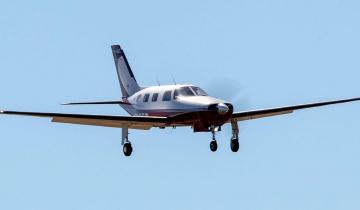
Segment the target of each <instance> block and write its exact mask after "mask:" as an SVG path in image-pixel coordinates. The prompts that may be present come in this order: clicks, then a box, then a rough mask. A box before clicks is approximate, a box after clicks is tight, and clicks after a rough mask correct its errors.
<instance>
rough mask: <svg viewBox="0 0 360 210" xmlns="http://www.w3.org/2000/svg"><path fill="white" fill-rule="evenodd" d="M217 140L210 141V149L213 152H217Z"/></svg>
mask: <svg viewBox="0 0 360 210" xmlns="http://www.w3.org/2000/svg"><path fill="white" fill-rule="evenodd" d="M217 147H218V146H217V142H216V141H215V140H212V141H211V142H210V150H211V151H212V152H216V150H217Z"/></svg>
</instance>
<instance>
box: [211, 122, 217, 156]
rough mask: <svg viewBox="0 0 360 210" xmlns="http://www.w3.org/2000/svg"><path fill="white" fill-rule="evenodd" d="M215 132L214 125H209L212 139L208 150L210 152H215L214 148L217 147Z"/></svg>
mask: <svg viewBox="0 0 360 210" xmlns="http://www.w3.org/2000/svg"><path fill="white" fill-rule="evenodd" d="M215 132H216V128H215V126H211V134H212V141H211V142H210V150H211V151H212V152H216V150H217V148H218V146H217V142H216V138H215Z"/></svg>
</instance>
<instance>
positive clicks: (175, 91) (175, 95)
mask: <svg viewBox="0 0 360 210" xmlns="http://www.w3.org/2000/svg"><path fill="white" fill-rule="evenodd" d="M178 96H179V91H178V90H174V99H176V98H177V97H178Z"/></svg>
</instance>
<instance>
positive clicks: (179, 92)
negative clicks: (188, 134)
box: [122, 85, 233, 131]
mask: <svg viewBox="0 0 360 210" xmlns="http://www.w3.org/2000/svg"><path fill="white" fill-rule="evenodd" d="M123 100H125V101H126V102H128V103H129V104H128V105H122V107H123V108H124V109H125V110H126V111H127V112H128V113H129V114H131V115H133V116H157V117H171V116H175V115H180V114H181V115H184V119H183V120H182V121H181V122H179V123H178V125H179V126H181V125H189V124H190V125H193V127H194V130H197V131H207V130H208V129H209V126H211V125H218V126H221V125H223V124H224V123H226V122H228V121H229V119H230V117H231V114H232V112H233V106H232V104H231V103H229V102H227V101H224V100H221V99H217V98H213V97H210V96H208V94H207V93H206V92H205V91H203V90H202V89H201V88H199V87H196V86H194V85H165V86H151V87H146V88H142V89H141V90H140V91H138V92H136V93H135V94H133V95H132V96H130V97H128V98H123Z"/></svg>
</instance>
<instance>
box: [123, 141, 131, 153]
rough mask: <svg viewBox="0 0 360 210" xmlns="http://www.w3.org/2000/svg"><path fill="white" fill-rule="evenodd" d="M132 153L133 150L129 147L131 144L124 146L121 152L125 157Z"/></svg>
mask: <svg viewBox="0 0 360 210" xmlns="http://www.w3.org/2000/svg"><path fill="white" fill-rule="evenodd" d="M132 151H133V148H132V146H131V143H126V144H124V147H123V152H124V155H125V156H130V155H131V153H132Z"/></svg>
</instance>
